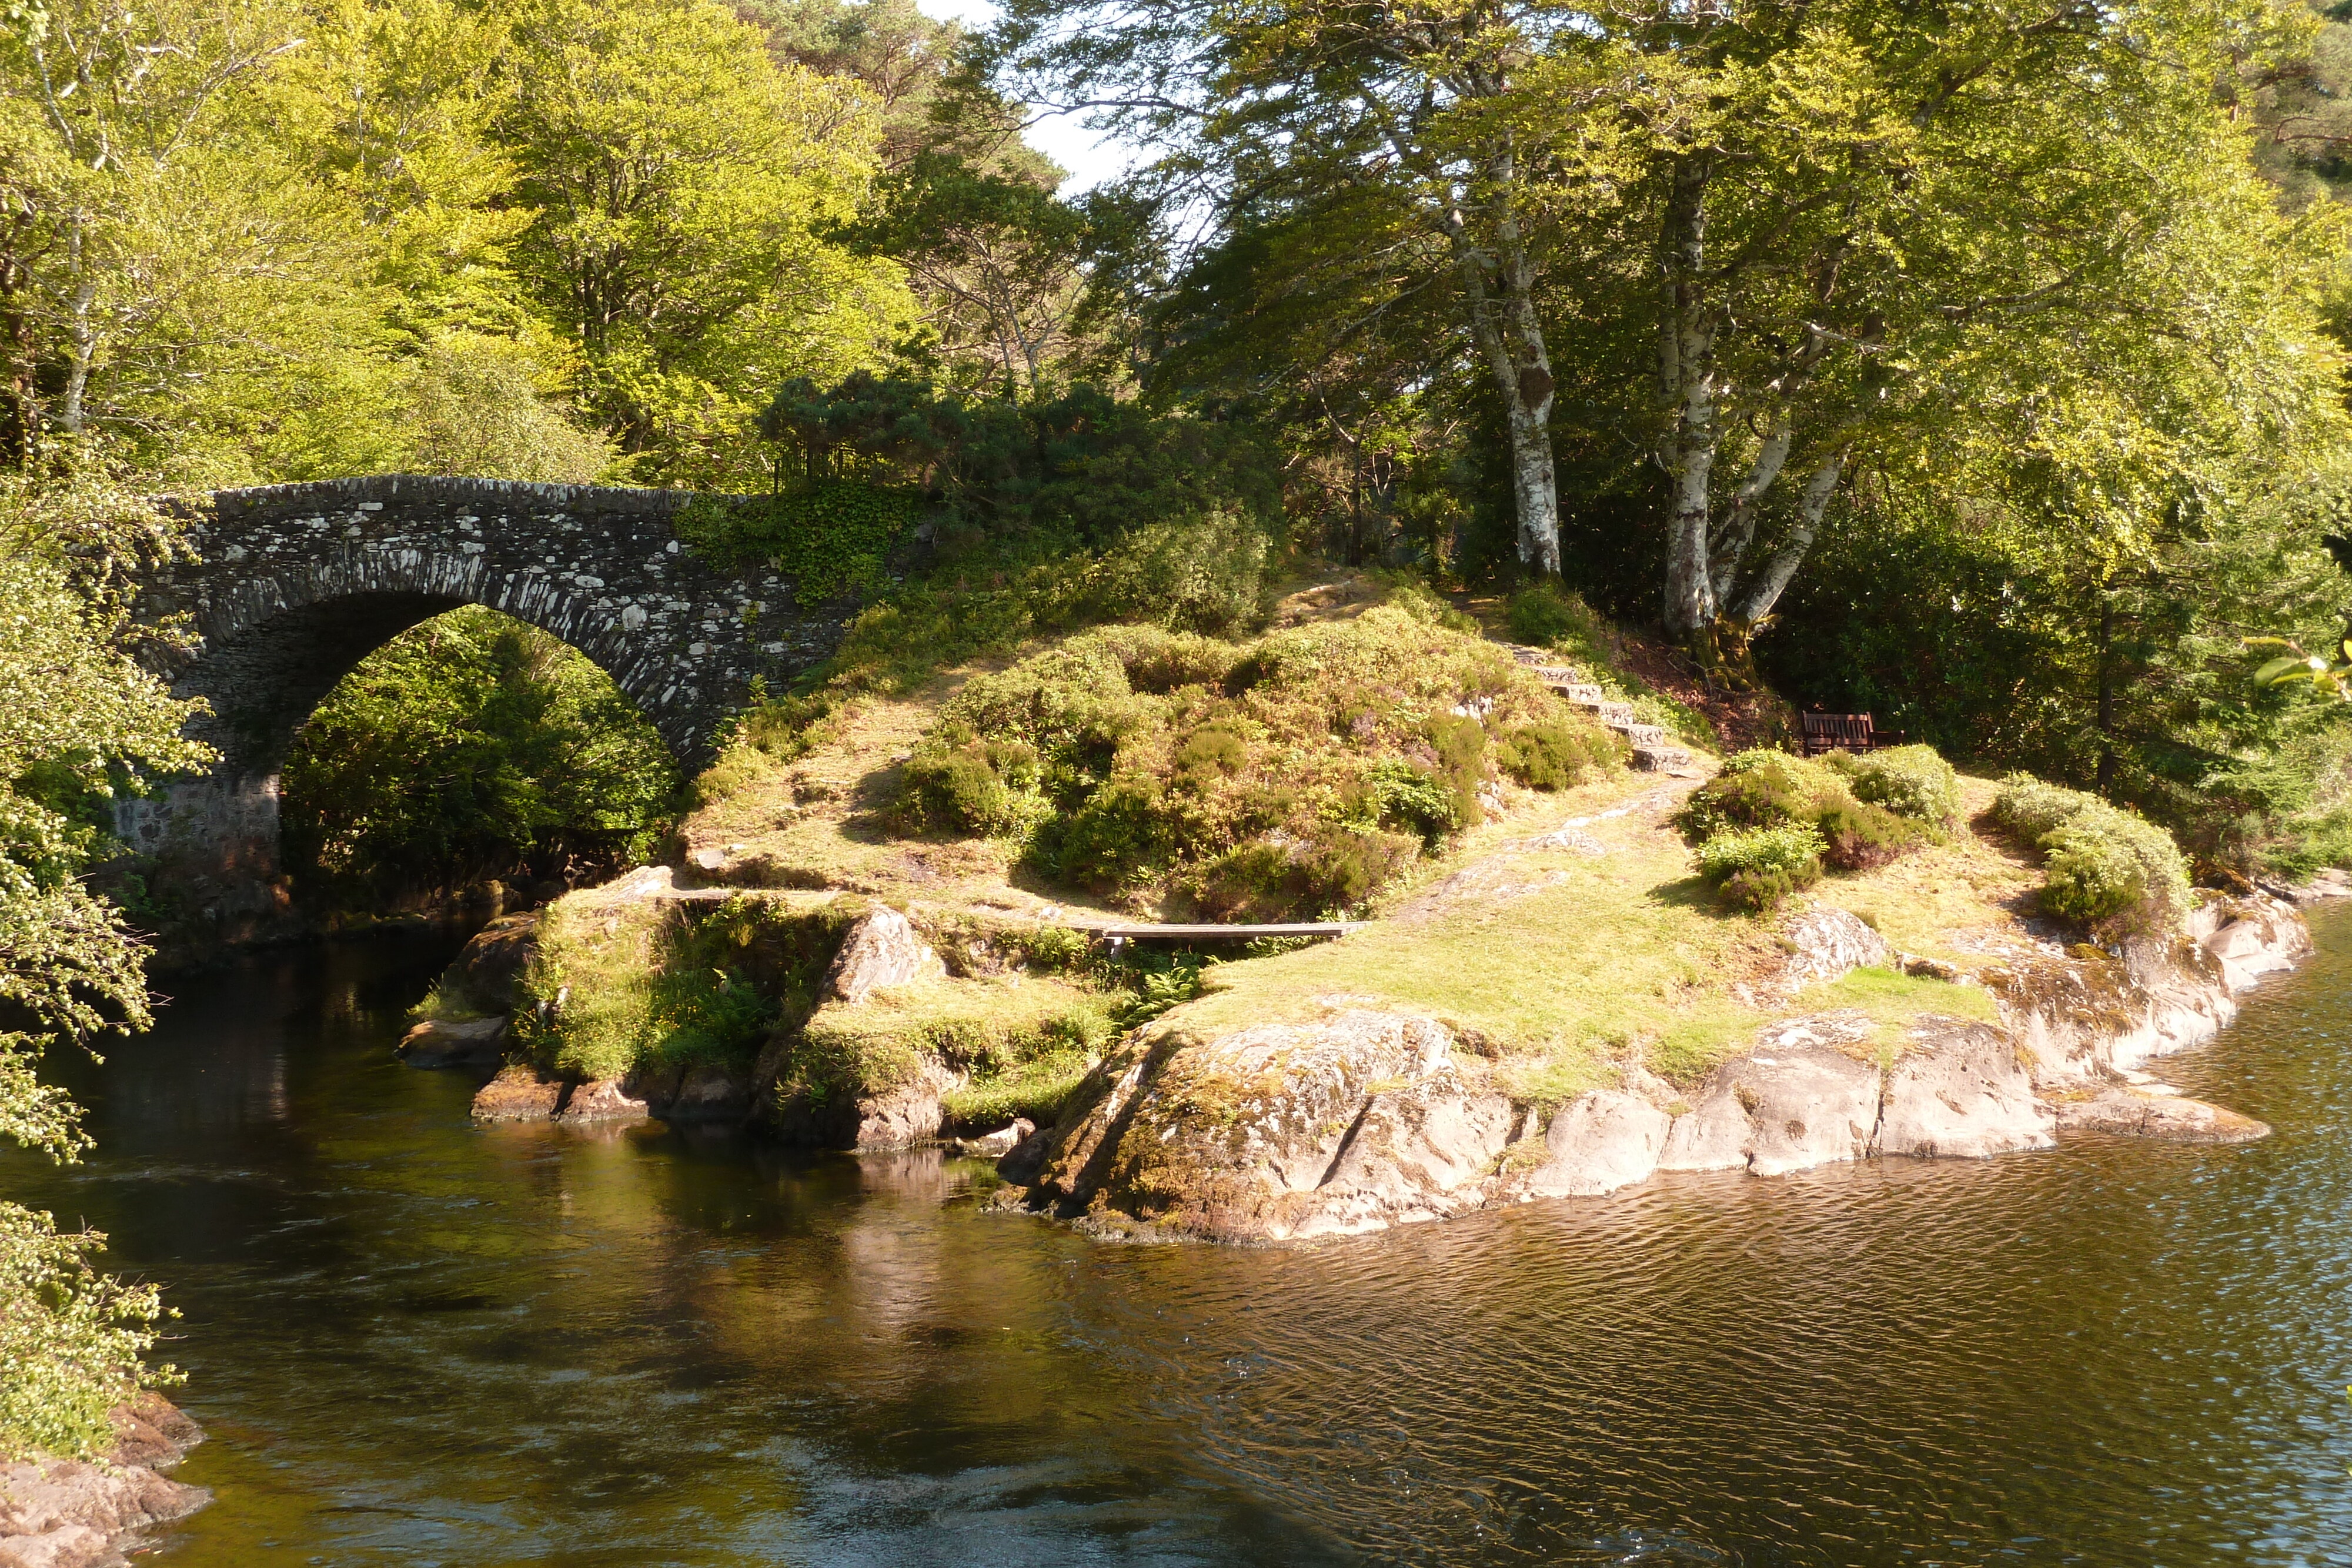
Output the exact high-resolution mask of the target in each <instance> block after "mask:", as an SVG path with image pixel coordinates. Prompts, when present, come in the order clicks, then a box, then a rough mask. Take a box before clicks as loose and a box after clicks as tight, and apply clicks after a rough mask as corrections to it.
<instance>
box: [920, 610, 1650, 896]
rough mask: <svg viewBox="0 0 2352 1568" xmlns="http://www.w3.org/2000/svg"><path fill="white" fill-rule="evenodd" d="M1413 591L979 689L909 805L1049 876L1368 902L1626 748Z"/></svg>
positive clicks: (938, 744)
mask: <svg viewBox="0 0 2352 1568" xmlns="http://www.w3.org/2000/svg"><path fill="white" fill-rule="evenodd" d="M1442 610H1443V606H1438V607H1437V608H1436V609H1433V608H1432V607H1431V605H1430V604H1425V603H1423V602H1421V601H1420V600H1419V599H1412V600H1409V601H1405V602H1396V603H1390V604H1384V605H1381V606H1377V607H1375V608H1373V609H1371V610H1369V611H1366V612H1364V613H1363V614H1361V615H1360V616H1358V617H1356V618H1355V619H1353V620H1349V621H1339V622H1318V623H1313V624H1309V625H1306V626H1300V627H1296V628H1291V629H1287V630H1284V631H1280V632H1272V633H1269V634H1267V635H1265V636H1263V637H1259V638H1256V639H1255V640H1253V641H1251V642H1248V643H1221V642H1217V641H1215V640H1213V639H1211V638H1207V637H1203V636H1199V635H1195V634H1191V633H1185V632H1170V631H1166V630H1164V629H1161V628H1158V627H1148V626H1118V627H1108V628H1105V629H1102V630H1099V631H1097V632H1090V633H1087V635H1084V636H1080V637H1076V638H1073V639H1071V640H1070V641H1069V642H1067V643H1064V644H1062V645H1061V646H1059V647H1057V648H1055V649H1053V650H1051V651H1050V652H1047V653H1040V654H1037V655H1035V656H1034V657H1032V658H1029V659H1025V660H1023V661H1022V662H1021V663H1019V664H1014V665H1013V666H1012V667H1011V668H1009V669H1006V670H1003V671H1002V672H999V673H997V674H990V675H984V676H981V677H979V678H976V679H974V680H972V681H971V682H970V683H969V684H967V685H965V686H964V688H963V689H962V690H961V692H959V693H958V694H957V695H955V696H954V697H953V698H952V699H951V700H950V702H949V703H948V704H947V706H945V708H944V709H943V710H942V712H941V714H940V719H939V720H938V722H937V723H936V724H935V725H934V726H933V727H932V729H931V731H930V733H929V734H928V735H926V736H925V737H923V739H922V740H921V741H920V742H919V744H918V746H917V747H916V748H915V752H914V755H913V757H912V758H910V759H909V761H908V764H907V766H906V769H905V780H906V781H905V785H904V788H903V790H902V793H901V796H900V799H899V802H898V812H899V815H900V817H901V819H902V820H903V821H907V822H908V823H910V824H911V825H916V826H919V827H923V828H928V829H930V830H932V831H942V832H956V833H975V834H991V835H998V836H1007V837H1017V838H1019V839H1020V840H1021V841H1022V842H1023V846H1024V853H1025V854H1026V856H1027V857H1028V860H1029V862H1030V863H1031V865H1032V866H1033V867H1034V869H1035V870H1037V871H1038V872H1040V873H1044V874H1045V875H1047V876H1049V877H1053V878H1057V879H1059V880H1062V881H1065V882H1067V883H1075V884H1076V885H1078V886H1081V887H1085V888H1087V889H1088V890H1090V891H1093V892H1096V893H1098V894H1107V895H1109V896H1112V897H1114V898H1119V899H1123V900H1125V901H1127V902H1128V903H1129V904H1130V905H1135V906H1143V905H1148V904H1157V903H1160V902H1162V901H1168V900H1172V901H1173V904H1174V905H1175V906H1177V907H1189V908H1190V909H1192V910H1194V911H1197V912H1199V913H1202V914H1204V915H1213V916H1215V917H1217V918H1221V919H1239V918H1250V919H1266V920H1274V919H1281V918H1286V917H1297V916H1299V915H1307V914H1313V913H1319V912H1327V911H1332V910H1339V909H1355V908H1359V907H1360V906H1361V905H1362V904H1363V903H1364V902H1365V901H1366V900H1367V899H1369V898H1370V897H1371V896H1372V895H1373V894H1375V893H1377V892H1378V891H1379V890H1380V888H1381V886H1382V885H1384V884H1385V883H1388V882H1389V881H1391V880H1392V879H1393V878H1394V877H1395V876H1396V875H1397V874H1398V873H1400V872H1401V871H1402V869H1403V868H1404V867H1405V866H1406V865H1408V864H1410V863H1411V862H1412V860H1413V859H1414V858H1415V856H1417V855H1419V854H1423V853H1427V852H1433V851H1434V850H1436V849H1437V848H1439V847H1440V846H1441V845H1442V844H1443V843H1444V841H1445V840H1446V838H1447V837H1448V836H1449V835H1451V834H1454V833H1456V832H1458V831H1461V830H1463V829H1465V828H1466V827H1470V826H1472V825H1474V824H1475V823H1476V822H1477V821H1480V819H1481V816H1482V814H1483V810H1482V808H1481V806H1480V804H1479V791H1480V789H1482V788H1483V787H1486V785H1487V784H1488V783H1489V781H1490V780H1492V779H1495V778H1496V777H1497V776H1498V775H1500V774H1508V775H1509V776H1511V777H1514V778H1518V779H1523V780H1524V781H1527V782H1528V783H1530V785H1531V786H1533V787H1538V788H1551V789H1558V788H1563V787H1565V785H1567V784H1568V783H1571V782H1574V781H1575V779H1577V778H1578V777H1580V775H1581V774H1582V773H1583V772H1584V771H1586V770H1588V769H1589V768H1592V767H1594V766H1600V765H1605V764H1608V763H1613V762H1614V761H1615V759H1616V758H1617V755H1618V753H1617V750H1616V743H1615V739H1614V737H1612V736H1610V735H1609V734H1608V732H1607V731H1605V730H1603V729H1601V727H1599V726H1597V725H1595V724H1593V723H1591V721H1590V720H1588V719H1587V718H1585V717H1584V716H1581V715H1580V714H1577V713H1576V712H1574V711H1573V710H1571V709H1570V708H1569V707H1568V706H1567V705H1566V704H1565V703H1563V702H1561V701H1560V699H1559V697H1558V696H1557V695H1554V694H1553V693H1551V692H1550V691H1549V690H1548V689H1546V688H1545V687H1544V685H1542V683H1541V682H1540V681H1538V680H1537V679H1536V678H1535V677H1534V676H1533V675H1531V674H1528V672H1526V671H1525V670H1522V669H1521V668H1519V666H1518V665H1517V664H1515V663H1514V662H1513V661H1512V659H1511V657H1510V655H1509V654H1508V653H1507V652H1506V651H1505V650H1503V649H1501V648H1498V647H1496V646H1495V645H1494V644H1492V643H1486V642H1485V641H1484V640H1483V639H1480V638H1477V637H1474V636H1470V635H1467V634H1465V633H1463V632H1457V631H1454V630H1453V629H1451V628H1449V627H1448V626H1446V625H1445V624H1444V623H1443V622H1444V619H1445V617H1444V614H1442V613H1440V611H1442Z"/></svg>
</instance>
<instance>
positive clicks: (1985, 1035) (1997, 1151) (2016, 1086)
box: [1877, 1024, 2058, 1159]
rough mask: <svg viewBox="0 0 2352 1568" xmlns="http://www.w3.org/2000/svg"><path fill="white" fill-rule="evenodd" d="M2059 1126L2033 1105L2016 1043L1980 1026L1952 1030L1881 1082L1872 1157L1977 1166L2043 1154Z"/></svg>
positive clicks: (1898, 1064)
mask: <svg viewBox="0 0 2352 1568" xmlns="http://www.w3.org/2000/svg"><path fill="white" fill-rule="evenodd" d="M2057 1125H2058V1119H2057V1117H2056V1115H2055V1114H2054V1113H2053V1112H2052V1110H2051V1108H2050V1106H2049V1105H2048V1103H2045V1102H2043V1101H2042V1100H2039V1099H2037V1098H2035V1096H2034V1092H2033V1079H2032V1075H2031V1074H2030V1073H2029V1072H2028V1071H2026V1061H2025V1059H2024V1058H2023V1057H2022V1056H2021V1052H2020V1051H2018V1048H2017V1045H2016V1042H2015V1041H2013V1040H2011V1038H2010V1037H2009V1036H2008V1035H2006V1034H2004V1033H2002V1032H2001V1031H2000V1030H1997V1029H1993V1028H1990V1027H1989V1026H1987V1025H1984V1024H1955V1025H1953V1026H1952V1027H1951V1028H1950V1029H1949V1030H1948V1031H1946V1032H1945V1033H1944V1034H1943V1036H1942V1038H1941V1039H1940V1040H1937V1041H1935V1043H1934V1046H1933V1048H1932V1049H1930V1050H1927V1051H1920V1052H1916V1053H1914V1054H1911V1055H1907V1056H1905V1057H1904V1058H1903V1059H1902V1060H1900V1061H1897V1062H1895V1065H1894V1067H1893V1068H1892V1069H1891V1070H1889V1071H1888V1072H1887V1074H1886V1086H1885V1093H1884V1095H1883V1097H1882V1099H1881V1101H1880V1104H1879V1113H1878V1138H1877V1150H1878V1152H1879V1153H1880V1154H1882V1155H1918V1156H1920V1157H1921V1158H1925V1159H1983V1158H1985V1157H1987V1156H1989V1155H2006V1154H2011V1153H2014V1152H2016V1151H2018V1150H2020V1149H2046V1148H2049V1147H2050V1146H2052V1145H2053V1144H2055V1143H2056V1142H2057V1141H2058V1140H2057V1135H2056V1133H2057Z"/></svg>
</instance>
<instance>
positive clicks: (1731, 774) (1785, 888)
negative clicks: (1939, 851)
mask: <svg viewBox="0 0 2352 1568" xmlns="http://www.w3.org/2000/svg"><path fill="white" fill-rule="evenodd" d="M1903 750H1904V751H1908V752H1917V753H1922V754H1924V755H1921V756H1912V757H1905V756H1902V755H1900V754H1899V753H1897V752H1893V751H1890V752H1888V753H1887V754H1886V755H1887V756H1889V757H1892V758H1895V762H1894V764H1893V765H1892V766H1890V767H1888V768H1885V769H1873V768H1869V767H1867V766H1866V764H1865V759H1861V758H1852V757H1847V756H1845V755H1844V754H1843V753H1834V754H1832V756H1830V757H1828V758H1822V759H1818V760H1816V759H1814V758H1803V757H1793V756H1790V755H1789V754H1788V753H1786V752H1780V751H1763V750H1757V751H1743V752H1741V753H1739V754H1738V756H1736V757H1734V758H1731V759H1730V760H1729V761H1727V762H1726V763H1725V764H1724V765H1723V771H1722V772H1720V773H1719V774H1717V776H1716V777H1715V778H1714V779H1710V780H1708V781H1707V782H1706V784H1705V785H1703V786H1701V787H1700V788H1699V789H1696V790H1694V791H1693V792H1692V794H1691V797H1690V799H1689V800H1686V801H1685V802H1684V804H1683V809H1682V810H1681V811H1680V812H1678V813H1677V814H1676V816H1675V825H1676V826H1677V827H1679V828H1681V829H1682V831H1683V834H1684V836H1685V838H1686V839H1687V840H1688V841H1690V842H1692V843H1694V844H1696V845H1697V846H1698V847H1699V858H1700V865H1701V869H1702V871H1703V872H1706V875H1707V880H1708V881H1710V882H1712V883H1715V884H1716V885H1717V887H1718V888H1720V889H1721V890H1722V892H1723V894H1724V897H1725V900H1726V902H1727V903H1730V904H1736V905H1738V906H1739V907H1741V908H1748V909H1769V908H1771V907H1772V906H1774V905H1775V904H1779V903H1780V900H1781V899H1783V898H1785V897H1787V896H1788V895H1789V894H1790V893H1792V892H1795V891H1797V890H1798V889H1800V888H1802V887H1805V886H1809V885H1811V883H1812V882H1813V881H1814V880H1815V879H1816V878H1818V877H1819V875H1820V874H1821V871H1822V866H1823V865H1827V866H1828V867H1829V868H1830V869H1831V870H1834V871H1841V872H1861V871H1872V870H1874V869H1876V868H1877V867H1879V866H1883V865H1886V864H1888V863H1890V862H1893V861H1895V860H1897V859H1899V858H1901V857H1902V856H1903V855H1905V854H1907V853H1909V852H1911V851H1913V850H1915V849H1916V848H1918V847H1919V846H1920V845H1922V844H1924V843H1927V842H1929V841H1933V840H1936V839H1937V838H1939V837H1940V836H1941V835H1942V832H1943V825H1942V824H1943V822H1944V821H1948V820H1949V814H1950V811H1951V810H1957V806H1956V805H1954V806H1952V807H1950V808H1949V810H1947V807H1946V802H1947V800H1949V801H1952V802H1957V800H1958V776H1957V775H1954V774H1953V773H1952V771H1951V769H1950V768H1949V767H1948V765H1946V764H1945V762H1944V760H1943V758H1940V757H1937V755H1936V754H1935V753H1934V752H1933V751H1931V750H1929V749H1928V748H1927V747H1904V748H1903ZM1938 770H1940V774H1939V772H1938ZM1864 780H1867V781H1868V785H1869V788H1870V789H1871V792H1872V795H1873V796H1874V797H1875V798H1874V799H1867V800H1865V799H1862V798H1860V796H1859V793H1858V787H1859V786H1860V784H1861V783H1862V781H1864ZM1898 806H1899V807H1901V808H1902V810H1900V811H1898V810H1896V809H1895V808H1896V807H1898ZM1937 810H1947V814H1946V815H1945V816H1944V817H1940V818H1937V817H1929V816H1927V815H1924V814H1920V813H1924V812H1930V811H1937ZM1780 831H1785V832H1789V833H1791V834H1795V835H1798V837H1796V838H1793V839H1790V840H1788V841H1768V840H1763V839H1757V838H1756V837H1755V835H1758V834H1759V833H1771V832H1780ZM1750 841H1754V842H1755V843H1756V844H1758V845H1763V844H1766V843H1768V842H1770V843H1782V845H1783V848H1785V845H1786V843H1793V842H1800V841H1801V842H1803V843H1806V844H1808V845H1810V846H1811V847H1810V850H1809V851H1808V852H1807V854H1806V855H1803V856H1796V857H1794V858H1790V856H1788V855H1786V854H1783V855H1782V856H1781V857H1780V859H1779V860H1771V861H1769V863H1759V864H1757V865H1755V866H1748V865H1738V866H1727V867H1726V869H1722V870H1720V871H1708V870H1707V869H1706V868H1707V867H1708V866H1709V865H1710V864H1711V863H1716V862H1710V861H1709V859H1708V857H1709V856H1710V854H1714V855H1716V856H1717V860H1718V861H1720V857H1721V856H1723V855H1731V856H1734V857H1737V856H1739V855H1744V854H1747V853H1748V852H1749V851H1748V848H1747V846H1748V844H1749V842H1750ZM1718 843H1728V844H1729V845H1731V846H1732V847H1731V848H1729V849H1725V850H1721V851H1718V850H1717V847H1716V846H1717V844H1718ZM1758 852H1761V851H1760V850H1759V851H1758ZM1806 862H1810V869H1807V868H1806Z"/></svg>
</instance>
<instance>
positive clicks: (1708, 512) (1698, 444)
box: [1658, 153, 1722, 637]
mask: <svg viewBox="0 0 2352 1568" xmlns="http://www.w3.org/2000/svg"><path fill="white" fill-rule="evenodd" d="M1712 173H1713V164H1712V161H1711V160H1710V159H1709V158H1708V156H1707V155H1706V154H1704V153H1695V154H1693V155H1691V156H1689V157H1686V158H1685V159H1684V160H1683V161H1682V162H1681V163H1679V164H1678V165H1676V167H1675V180H1674V189H1673V192H1672V193H1671V195H1670V196H1669V198H1668V200H1667V203H1666V214H1665V225H1664V233H1663V235H1661V238H1662V240H1663V242H1664V243H1663V244H1662V246H1661V247H1660V248H1661V250H1662V251H1663V253H1664V254H1663V256H1662V257H1661V260H1662V263H1663V265H1664V273H1665V291H1666V295H1665V306H1666V310H1665V316H1664V322H1663V323H1662V325H1661V329H1660V336H1659V347H1658V358H1659V365H1658V369H1659V376H1658V382H1659V391H1660V392H1661V393H1662V395H1663V399H1664V405H1665V409H1666V413H1667V416H1668V418H1669V420H1670V421H1671V424H1670V428H1669V433H1668V434H1667V436H1666V440H1665V444H1664V453H1663V456H1664V460H1665V466H1666V473H1667V476H1668V479H1669V481H1670V483H1671V486H1672V497H1673V498H1672V512H1671V515H1670V516H1669V518H1668V521H1667V528H1668V534H1667V543H1666V594H1665V607H1664V608H1665V623H1666V631H1667V632H1668V633H1669V634H1671V635H1673V636H1676V637H1688V636H1690V635H1692V634H1693V633H1695V632H1698V631H1700V630H1702V629H1703V628H1705V627H1706V626H1709V625H1712V624H1713V623H1714V621H1715V617H1716V596H1715V576H1714V573H1713V571H1712V570H1710V569H1711V566H1712V562H1711V560H1710V559H1709V552H1708V542H1709V540H1708V535H1709V531H1710V529H1709V524H1710V522H1711V521H1712V518H1713V507H1712V500H1711V496H1710V490H1711V487H1712V486H1713V484H1714V480H1715V457H1716V448H1717V444H1718V443H1719V442H1720V441H1721V439H1722V436H1721V432H1720V431H1719V430H1718V429H1717V386H1716V377H1715V337H1716V326H1717V323H1716V313H1715V310H1714V308H1713V306H1712V302H1711V300H1710V298H1709V297H1708V293H1707V290H1706V285H1705V282H1704V280H1703V279H1702V277H1701V274H1702V272H1703V270H1704V268H1705V267H1706V187H1707V182H1708V179H1709V178H1710V176H1711V175H1712Z"/></svg>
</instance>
